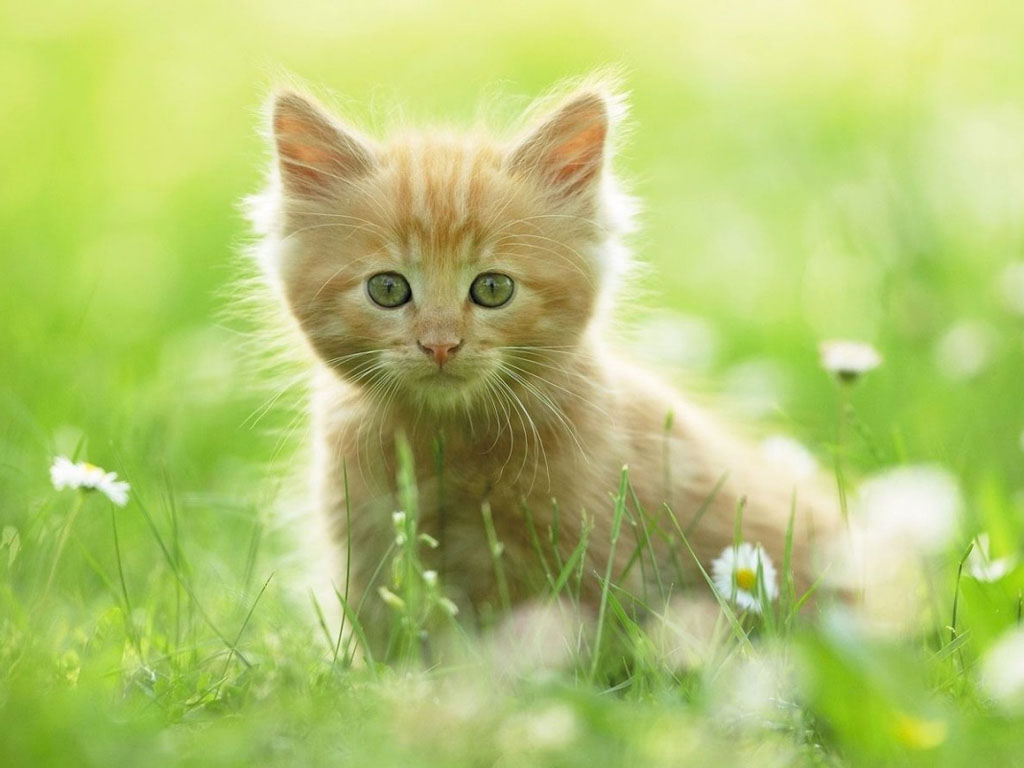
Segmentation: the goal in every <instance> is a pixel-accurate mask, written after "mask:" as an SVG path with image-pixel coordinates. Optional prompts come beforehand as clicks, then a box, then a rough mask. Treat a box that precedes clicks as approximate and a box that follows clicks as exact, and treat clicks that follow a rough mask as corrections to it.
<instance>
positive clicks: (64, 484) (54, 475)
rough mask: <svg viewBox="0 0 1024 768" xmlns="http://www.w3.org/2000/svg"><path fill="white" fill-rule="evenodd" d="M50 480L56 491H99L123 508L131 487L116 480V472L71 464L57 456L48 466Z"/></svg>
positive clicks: (81, 464) (67, 459) (91, 465)
mask: <svg viewBox="0 0 1024 768" xmlns="http://www.w3.org/2000/svg"><path fill="white" fill-rule="evenodd" d="M50 480H51V481H52V482H53V487H54V488H56V489H57V490H58V491H62V490H64V489H65V488H73V489H76V490H77V489H81V490H86V491H99V492H100V493H102V494H103V495H104V496H106V497H107V498H108V499H110V500H111V501H112V502H113V503H114V504H116V505H117V506H119V507H123V506H124V505H125V504H127V503H128V491H129V490H131V486H130V485H128V483H126V482H124V481H123V480H118V479H117V473H116V472H107V471H106V470H104V469H102V468H101V467H97V466H96V465H95V464H90V463H88V462H87V461H79V462H77V463H76V462H73V461H71V459H69V458H68V457H67V456H58V457H57V458H55V459H54V460H53V464H52V465H51V466H50Z"/></svg>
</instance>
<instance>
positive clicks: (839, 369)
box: [821, 341, 882, 382]
mask: <svg viewBox="0 0 1024 768" xmlns="http://www.w3.org/2000/svg"><path fill="white" fill-rule="evenodd" d="M881 364H882V356H881V355H880V354H878V350H877V349H875V348H874V347H872V346H871V345H870V344H865V343H863V342H860V341H825V342H822V344H821V365H822V367H823V368H824V369H825V370H826V371H828V372H829V373H833V374H835V375H836V377H838V378H839V380H840V381H846V382H854V381H856V380H857V379H859V378H860V377H861V376H862V375H864V374H865V373H867V372H868V371H873V370H874V369H875V368H877V367H878V366H879V365H881Z"/></svg>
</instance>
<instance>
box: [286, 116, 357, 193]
mask: <svg viewBox="0 0 1024 768" xmlns="http://www.w3.org/2000/svg"><path fill="white" fill-rule="evenodd" d="M302 108H303V110H309V107H308V105H303V107H302ZM326 120H327V118H321V117H320V116H318V115H315V114H311V113H309V112H307V111H304V112H303V113H300V114H295V113H294V112H293V111H291V108H290V106H289V105H282V106H279V108H278V111H277V113H276V114H275V115H274V135H275V137H276V141H277V153H278V157H279V159H280V162H281V172H282V178H283V181H284V184H285V186H286V187H288V188H290V189H291V190H292V191H293V192H296V193H298V194H312V195H322V194H324V193H325V192H327V191H328V190H329V189H330V188H331V187H332V186H333V185H334V184H336V183H337V182H338V181H344V180H345V179H347V178H352V177H355V176H358V175H360V174H362V173H363V172H365V171H366V169H367V167H368V165H369V163H370V160H369V155H368V152H367V150H365V149H363V148H362V146H361V145H360V144H359V142H358V140H357V139H354V138H352V137H349V136H348V135H346V134H344V133H342V132H341V131H340V130H339V129H337V128H335V127H334V126H333V125H331V124H330V123H329V122H326Z"/></svg>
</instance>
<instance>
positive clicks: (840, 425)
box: [835, 381, 850, 527]
mask: <svg viewBox="0 0 1024 768" xmlns="http://www.w3.org/2000/svg"><path fill="white" fill-rule="evenodd" d="M849 405H850V403H849V387H848V386H847V385H846V384H845V383H844V382H842V381H840V382H839V414H838V416H839V418H838V422H837V425H836V451H835V468H836V484H837V486H838V488H839V509H840V510H841V511H842V514H843V523H845V524H846V526H847V527H849V525H850V513H849V506H848V503H847V499H846V478H845V476H844V474H843V451H844V450H845V448H846V446H845V441H846V419H847V411H848V410H849Z"/></svg>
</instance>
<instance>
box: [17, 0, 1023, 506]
mask: <svg viewBox="0 0 1024 768" xmlns="http://www.w3.org/2000/svg"><path fill="white" fill-rule="evenodd" d="M1021 24H1024V9H1022V8H1021V6H1020V5H1019V4H1015V3H1012V2H1005V3H1000V2H986V3H982V4H977V5H971V6H969V7H968V6H966V5H964V4H962V3H953V2H939V3H934V2H929V3H924V2H917V3H914V2H910V3H891V2H887V1H884V0H877V1H871V2H862V3H857V4H855V5H854V4H849V3H845V2H810V1H809V0H806V1H802V0H787V1H785V2H757V1H752V2H723V3H716V4H714V5H713V6H709V5H708V4H706V3H696V2H641V3H594V2H586V3H582V2H581V3H573V2H561V3H557V4H550V3H540V2H538V3H530V2H527V3H517V4H514V5H512V6H509V7H507V8H506V7H499V6H497V5H494V6H487V7H482V6H481V5H480V4H478V3H470V2H466V3H458V2H454V3H417V2H382V3H373V4H359V3H338V2H315V1H313V2H305V3H302V4H299V5H293V4H286V3H270V2H253V3H247V4H246V5H245V6H244V7H243V6H241V5H238V4H234V3H209V2H201V3H200V2H188V0H186V2H182V3H175V4H171V3H132V2H126V1H119V0H108V1H106V2H91V3H80V2H60V0H49V1H48V2H45V3H40V4H33V5H31V6H29V5H25V4H21V3H12V2H6V3H4V7H3V10H2V23H0V27H2V29H3V32H0V35H2V37H3V45H2V48H0V71H2V72H3V73H4V74H3V81H4V86H3V88H2V89H0V114H2V115H4V118H3V120H2V121H0V174H2V178H3V180H4V182H3V184H2V186H0V258H2V259H3V263H2V268H3V279H2V280H0V312H2V317H3V322H2V323H0V366H2V378H0V409H2V410H0V413H2V424H3V426H2V427H0V429H2V432H0V437H2V439H3V440H4V441H5V442H6V443H7V445H8V450H11V451H12V452H13V456H14V458H12V459H11V460H10V464H12V465H13V466H14V467H18V468H21V469H30V471H31V472H32V473H37V472H38V467H39V466H41V465H40V462H44V460H45V458H46V456H47V455H48V454H49V452H50V451H51V450H52V448H53V441H54V439H55V436H56V435H58V434H59V433H60V430H62V429H70V430H73V431H74V430H80V431H81V432H82V433H84V434H87V435H88V438H89V441H90V448H91V449H92V453H91V455H94V456H96V458H97V459H105V460H108V461H109V459H107V457H106V455H105V453H106V452H107V451H108V450H109V447H110V446H120V447H121V450H122V451H125V452H129V453H131V454H132V455H133V457H134V458H135V459H137V460H138V461H140V462H141V463H146V464H151V463H152V462H154V461H155V462H158V463H164V464H166V465H167V466H173V467H174V468H175V474H176V475H183V476H186V477H191V478H192V482H193V483H194V485H195V487H196V488H209V487H211V486H217V485H218V484H219V483H220V478H221V477H222V476H224V475H225V473H227V475H232V474H233V473H234V472H235V471H236V470H237V467H236V466H235V463H236V462H238V461H240V462H242V463H243V464H248V463H250V462H255V463H256V464H257V465H258V464H259V463H261V462H262V461H263V459H264V458H265V456H266V450H267V446H266V445H265V444H263V443H261V442H260V440H259V439H254V437H253V434H252V431H251V430H249V429H248V428H246V427H243V426H242V424H243V422H244V421H245V417H246V416H247V415H248V413H249V412H251V411H252V409H253V408H255V407H257V406H258V405H259V402H260V401H259V400H258V399H256V400H255V404H254V397H257V396H256V395H254V393H253V391H252V389H251V387H250V383H249V381H247V380H246V379H245V378H244V377H243V376H241V375H240V374H239V373H238V372H237V369H236V363H237V360H236V355H235V349H236V348H237V344H236V343H235V341H234V340H233V338H232V334H231V332H230V330H226V329H225V328H223V327H222V323H221V322H220V321H219V320H218V312H219V311H220V310H221V309H222V307H223V306H224V305H225V303H226V296H227V295H229V294H230V292H231V291H230V286H231V283H232V281H233V280H234V279H235V277H236V276H237V272H238V270H237V265H235V264H234V263H233V259H234V257H235V255H236V254H237V253H238V251H239V249H240V246H242V245H243V244H244V243H245V242H247V239H248V237H249V234H248V231H247V229H246V225H245V223H244V221H243V219H242V217H241V216H240V215H239V209H238V203H239V201H240V200H241V199H242V198H243V197H244V196H245V195H246V194H249V193H252V192H253V191H255V190H257V189H258V188H259V187H260V185H261V182H262V179H263V174H264V172H265V162H266V159H267V148H266V146H265V145H264V142H263V140H262V139H261V137H260V135H259V129H260V114H259V109H260V107H261V105H262V103H263V100H264V98H265V96H266V93H267V91H268V87H269V85H270V84H271V83H272V82H274V81H275V80H276V79H277V78H278V77H279V76H280V75H281V74H282V73H285V72H288V73H293V74H295V75H297V76H298V77H300V78H302V79H304V80H306V81H308V82H310V83H312V84H314V85H317V86H323V87H324V88H326V89H328V90H329V91H330V92H332V93H334V94H335V95H337V97H338V100H339V101H340V102H341V103H342V104H344V105H346V106H347V107H348V108H349V111H350V113H351V114H352V115H354V116H355V117H356V118H359V117H360V116H365V117H366V119H367V122H368V123H369V124H370V125H371V126H373V125H374V124H376V123H380V122H382V121H381V119H380V117H381V115H385V116H390V115H393V114H394V113H395V112H396V111H397V112H400V113H401V114H402V116H403V119H407V120H428V121H430V120H433V121H446V122H456V123H457V122H460V121H462V122H469V121H471V120H472V119H474V117H475V116H476V115H477V114H478V113H479V110H480V104H481V102H488V103H494V102H499V103H502V98H503V96H507V97H509V98H508V99H506V100H505V101H504V102H503V103H504V105H505V106H504V107H503V109H504V110H505V111H506V112H507V113H508V114H509V115H512V114H514V113H515V111H516V109H517V108H518V107H520V106H522V105H524V104H525V103H526V102H527V101H528V99H529V97H532V96H534V95H536V94H538V93H541V92H543V91H544V90H545V89H547V88H548V87H550V85H551V84H552V83H554V82H556V81H558V80H559V79H560V78H563V77H572V76H578V75H580V74H582V73H586V72H588V71H590V70H591V69H593V68H595V67H599V66H603V65H607V64H617V65H621V66H622V67H623V68H624V70H625V72H626V73H627V84H628V87H629V89H630V91H631V92H632V104H633V114H632V121H633V128H632V132H631V136H630V137H629V140H628V142H627V143H626V145H625V147H624V150H623V152H622V154H621V156H620V157H619V158H618V166H619V168H620V171H621V172H622V173H623V174H624V175H625V176H626V178H628V179H630V180H631V181H632V182H633V188H634V191H635V192H636V193H637V194H638V195H639V196H640V197H642V199H643V200H644V201H645V214H644V216H643V231H642V233H641V235H640V236H639V238H637V241H636V243H637V251H638V255H639V257H640V259H641V260H642V261H643V262H644V263H646V264H647V265H649V267H650V268H649V270H647V271H646V272H645V273H644V274H643V275H642V276H641V278H640V280H639V287H640V288H641V292H642V296H643V304H644V305H645V307H646V308H647V309H652V310H659V311H660V312H661V313H671V314H668V315H665V314H656V315H654V317H653V319H652V321H651V323H650V328H649V331H650V333H649V334H647V341H646V342H641V344H640V346H639V347H638V348H637V351H638V352H641V353H643V352H644V351H646V352H647V353H648V356H652V357H654V359H655V362H656V364H660V365H661V366H662V367H663V368H664V369H666V370H667V371H668V372H669V373H670V374H673V375H679V376H684V375H687V376H689V377H690V378H697V379H699V380H700V381H702V382H705V383H706V385H707V387H709V388H710V389H712V390H714V391H722V392H724V393H725V394H726V396H727V399H729V397H730V396H734V397H731V399H732V400H733V401H734V402H737V403H739V404H740V405H739V406H738V407H740V408H742V409H745V410H744V412H745V413H747V412H749V413H753V414H754V415H757V416H758V417H766V418H767V419H769V420H775V421H777V422H779V426H780V427H781V428H783V429H785V430H787V431H792V432H795V433H796V434H797V435H799V436H801V437H803V438H805V439H807V440H808V441H809V442H811V444H812V445H813V446H814V447H815V448H816V449H817V450H819V451H820V450H821V448H822V447H823V446H824V445H825V443H827V441H828V440H829V437H830V434H831V430H832V429H833V421H834V420H833V419H832V418H831V416H830V414H831V413H832V407H833V406H832V400H831V398H832V397H833V392H832V389H831V388H830V382H829V381H828V380H827V378H826V377H825V376H824V375H822V374H821V372H820V371H819V370H818V368H817V365H816V359H817V344H818V342H819V341H820V340H821V339H823V338H827V337H833V336H841V337H852V338H857V339H862V340H865V341H869V342H872V343H874V344H876V346H878V348H879V349H880V350H881V352H882V353H883V355H884V356H885V358H886V365H885V368H884V369H883V370H882V371H881V372H880V373H879V374H878V375H876V376H872V377H871V378H870V379H869V380H868V381H867V382H866V385H865V387H864V388H863V391H862V392H860V393H859V395H858V398H857V400H858V402H857V403H856V405H857V408H858V412H859V414H860V416H861V418H862V419H863V421H864V422H865V423H866V424H867V425H869V426H870V428H871V429H872V431H873V433H874V438H873V439H874V442H873V447H872V449H871V450H870V451H867V452H866V453H865V455H864V456H862V457H861V459H860V460H861V462H862V463H864V462H867V463H870V462H890V461H893V460H896V459H899V458H902V457H907V458H913V459H931V460H938V461H941V462H943V463H946V464H948V465H951V466H952V467H953V468H954V469H955V470H956V471H958V472H960V473H963V474H964V475H966V476H967V477H969V478H971V479H972V480H978V479H979V478H981V477H982V476H988V477H990V478H991V480H990V481H991V482H992V483H999V484H1006V485H1007V486H1008V487H1010V488H1016V487H1019V486H1020V485H1021V484H1022V483H1024V461H1022V452H1021V439H1022V436H1021V435H1022V429H1024V409H1022V407H1021V402H1020V401H1021V393H1022V391H1024V389H1022V386H1021V381H1022V374H1024V262H1022V259H1024V253H1022V237H1024V230H1022V222H1024V215H1022V214H1024V212H1022V208H1021V200H1022V192H1024V140H1022V136H1024V104H1022V101H1024V97H1022V96H1021V93H1020V88H1019V82H1020V76H1021V74H1022V73H1024V46H1021V45H1020V36H1019V34H1018V33H1019V30H1020V29H1021V28H1022V27H1021ZM384 122H386V121H384ZM641 327H642V328H645V329H646V328H647V326H645V325H641ZM263 394H265V393H259V396H262V395H263ZM11 446H14V448H11ZM862 447H863V446H862ZM852 449H853V450H856V446H853V447H852ZM97 454H98V455H97ZM7 471H13V470H11V469H8V470H7ZM241 471H247V470H241ZM10 481H11V478H8V480H7V483H8V484H9V483H10ZM232 482H233V479H232ZM36 483H37V479H36V478H33V480H32V481H31V482H30V483H29V485H30V486H33V487H34V486H35V484H36ZM16 484H17V485H19V486H20V485H21V483H20V482H18V483H16ZM8 503H9V502H8Z"/></svg>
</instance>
